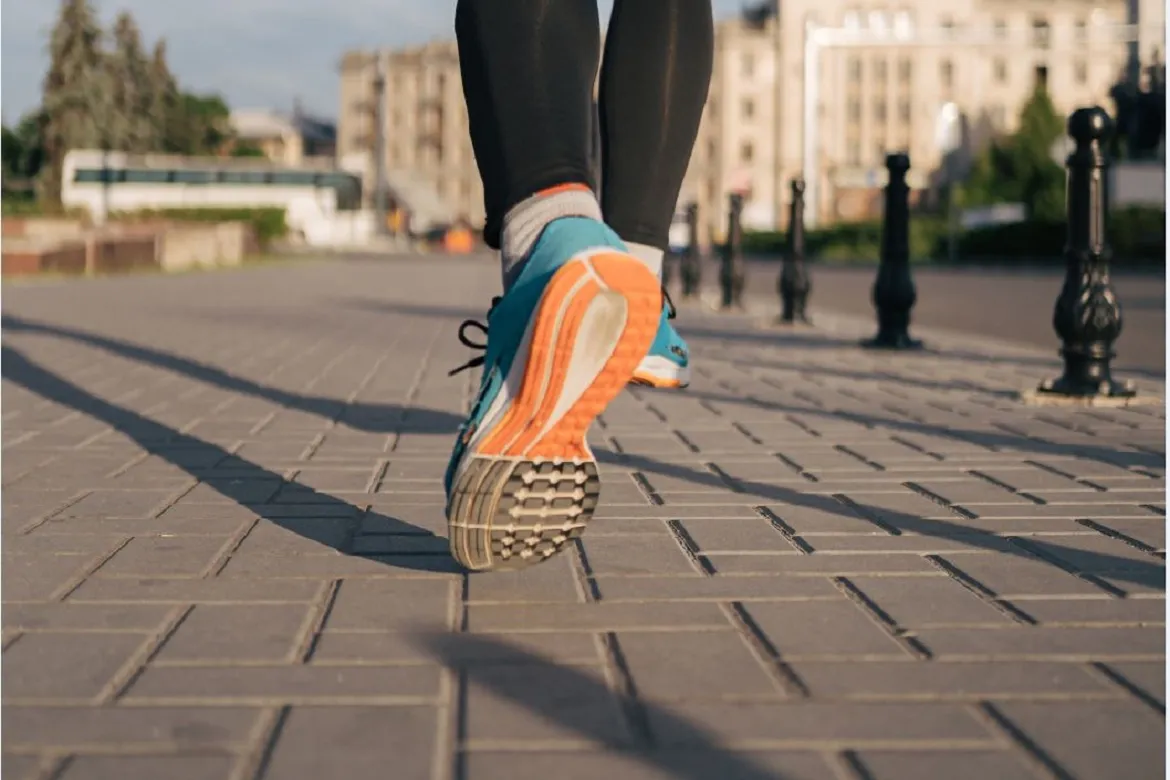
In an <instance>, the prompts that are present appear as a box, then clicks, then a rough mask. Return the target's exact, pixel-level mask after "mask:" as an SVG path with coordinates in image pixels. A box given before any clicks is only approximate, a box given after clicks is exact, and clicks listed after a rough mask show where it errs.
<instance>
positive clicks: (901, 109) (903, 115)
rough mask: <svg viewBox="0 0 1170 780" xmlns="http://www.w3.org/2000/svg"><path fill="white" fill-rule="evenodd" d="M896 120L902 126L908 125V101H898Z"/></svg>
mask: <svg viewBox="0 0 1170 780" xmlns="http://www.w3.org/2000/svg"><path fill="white" fill-rule="evenodd" d="M898 120H899V121H900V122H902V123H903V124H909V122H910V101H909V100H899V101H898Z"/></svg>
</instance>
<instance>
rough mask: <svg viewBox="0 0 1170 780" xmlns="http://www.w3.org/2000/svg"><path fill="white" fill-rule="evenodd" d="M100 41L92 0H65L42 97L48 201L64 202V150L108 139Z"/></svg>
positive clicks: (43, 189)
mask: <svg viewBox="0 0 1170 780" xmlns="http://www.w3.org/2000/svg"><path fill="white" fill-rule="evenodd" d="M101 46H102V30H101V28H100V27H99V26H98V23H97V17H96V15H95V13H94V10H93V7H92V6H91V5H90V3H89V0H62V3H61V9H60V13H59V15H58V17H57V23H56V24H55V25H54V27H53V31H52V34H51V36H50V39H49V72H48V73H47V74H46V76H45V81H44V87H43V97H42V100H41V106H42V109H43V110H44V112H45V124H44V136H43V138H44V149H45V155H46V163H47V164H46V165H45V166H44V168H43V170H42V172H41V177H40V181H39V190H40V196H41V198H42V200H43V201H44V202H45V203H46V204H48V205H50V206H57V205H60V203H61V168H62V164H63V162H64V160H65V153H66V152H68V151H69V150H70V149H77V148H86V147H89V148H93V147H97V146H100V145H101V144H102V142H103V141H104V140H105V134H104V132H103V129H104V126H105V122H106V119H107V114H108V111H107V110H106V108H107V107H106V97H105V96H106V95H107V94H108V90H107V89H106V86H107V83H106V73H105V70H104V67H103V66H104V64H105V63H104V61H103V54H102V49H101Z"/></svg>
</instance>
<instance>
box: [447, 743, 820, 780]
mask: <svg viewBox="0 0 1170 780" xmlns="http://www.w3.org/2000/svg"><path fill="white" fill-rule="evenodd" d="M465 761H466V767H467V776H468V777H475V778H479V779H480V780H513V778H525V780H527V779H528V778H532V779H533V780H537V779H538V778H545V777H556V778H563V780H595V778H598V777H612V778H621V780H673V779H674V778H678V777H710V778H732V777H734V778H743V780H772V779H773V778H783V780H837V778H839V777H840V775H838V774H837V773H836V772H835V771H834V770H833V768H832V766H831V764H830V763H829V761H828V760H827V759H826V757H824V756H821V755H818V754H816V753H812V752H795V751H794V752H788V753H763V752H748V751H714V750H708V751H704V752H696V751H693V750H679V749H677V748H674V749H671V750H661V751H656V752H643V753H636V754H630V753H595V752H583V751H582V752H571V753H568V752H557V753H534V752H532V751H524V752H519V753H507V752H501V751H495V750H482V751H478V750H477V751H474V752H471V753H470V754H469V755H468V756H467V758H466V759H465Z"/></svg>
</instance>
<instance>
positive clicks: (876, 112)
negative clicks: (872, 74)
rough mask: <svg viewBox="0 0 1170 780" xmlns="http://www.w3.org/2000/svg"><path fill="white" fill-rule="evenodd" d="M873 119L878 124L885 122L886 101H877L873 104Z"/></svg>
mask: <svg viewBox="0 0 1170 780" xmlns="http://www.w3.org/2000/svg"><path fill="white" fill-rule="evenodd" d="M873 118H874V119H876V120H877V121H879V122H884V121H886V101H885V100H878V101H875V102H874V104H873Z"/></svg>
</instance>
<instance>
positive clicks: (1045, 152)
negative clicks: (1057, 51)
mask: <svg viewBox="0 0 1170 780" xmlns="http://www.w3.org/2000/svg"><path fill="white" fill-rule="evenodd" d="M1063 133H1064V120H1063V119H1062V118H1061V117H1060V115H1059V114H1057V113H1056V109H1055V108H1054V107H1053V105H1052V100H1051V99H1050V98H1049V96H1048V92H1047V90H1045V89H1044V87H1043V86H1041V85H1037V87H1036V89H1035V90H1034V91H1033V93H1032V95H1031V97H1030V98H1029V99H1028V102H1027V103H1025V104H1024V107H1023V110H1022V111H1021V112H1020V125H1019V129H1018V130H1017V131H1016V132H1015V133H1014V134H1013V135H1011V136H1008V137H1007V138H1002V139H998V140H996V141H993V142H992V143H991V144H990V145H989V146H988V148H987V149H986V150H984V152H983V153H982V154H980V155H979V156H978V157H976V159H975V162H974V165H973V166H972V170H971V175H970V176H969V177H968V179H967V182H966V184H965V186H964V202H965V203H968V204H972V205H990V204H993V203H1004V202H1016V203H1023V204H1024V205H1025V207H1026V208H1027V210H1028V216H1029V217H1030V218H1032V219H1060V218H1061V217H1062V216H1063V215H1064V169H1063V168H1062V167H1061V165H1060V164H1059V163H1057V162H1056V161H1055V160H1053V159H1052V147H1053V144H1055V143H1056V141H1057V139H1059V138H1060V137H1061V135H1062V134H1063Z"/></svg>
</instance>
